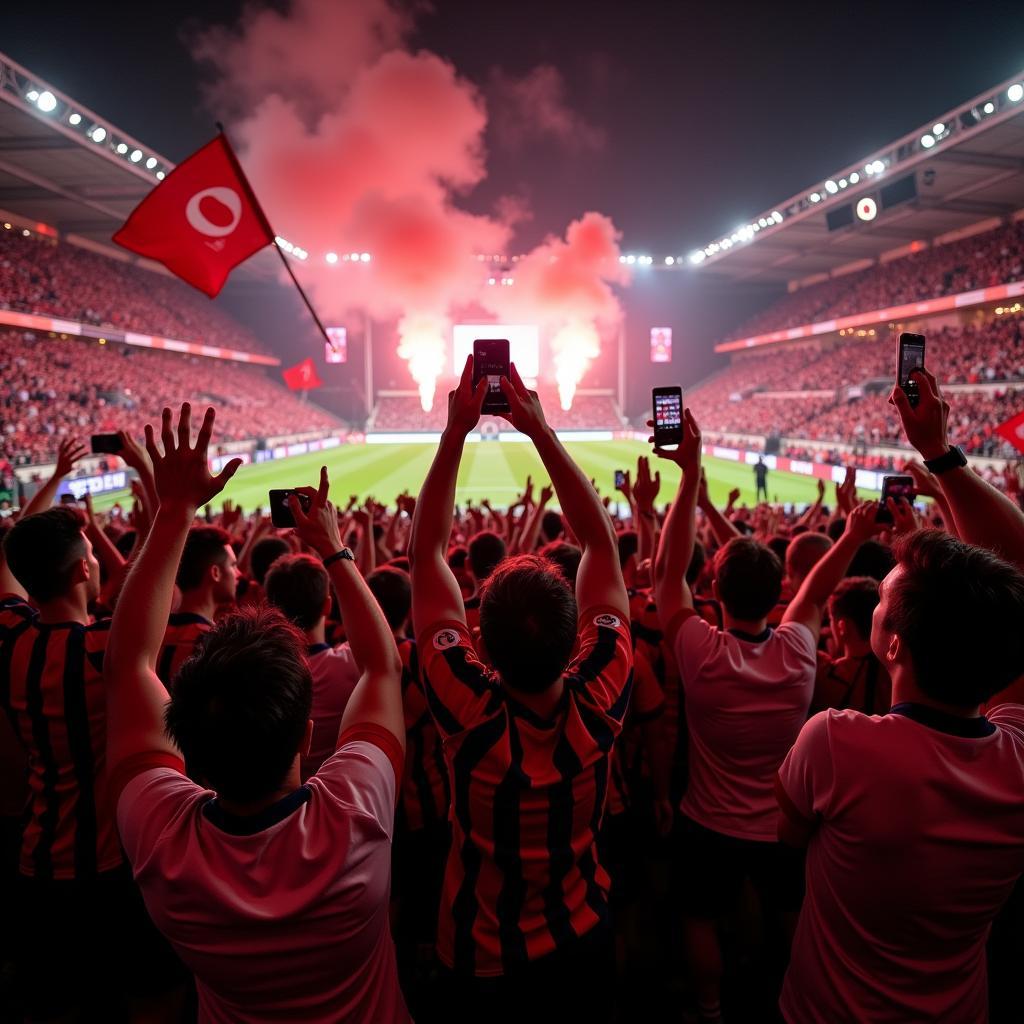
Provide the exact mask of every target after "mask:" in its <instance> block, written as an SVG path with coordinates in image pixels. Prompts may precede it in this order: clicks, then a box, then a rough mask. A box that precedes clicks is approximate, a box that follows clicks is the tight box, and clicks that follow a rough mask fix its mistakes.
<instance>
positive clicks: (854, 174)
mask: <svg viewBox="0 0 1024 1024" xmlns="http://www.w3.org/2000/svg"><path fill="white" fill-rule="evenodd" d="M858 181H860V175H859V174H858V173H857V172H856V171H851V172H850V184H851V185H856V184H857V182H858Z"/></svg>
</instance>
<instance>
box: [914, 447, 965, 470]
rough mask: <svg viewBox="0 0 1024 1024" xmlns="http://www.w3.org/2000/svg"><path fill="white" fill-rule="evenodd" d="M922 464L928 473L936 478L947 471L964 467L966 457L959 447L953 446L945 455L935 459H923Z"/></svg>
mask: <svg viewBox="0 0 1024 1024" xmlns="http://www.w3.org/2000/svg"><path fill="white" fill-rule="evenodd" d="M924 464H925V466H926V468H927V469H928V471H929V472H930V473H934V474H935V475H936V476H938V475H940V474H942V473H945V472H947V471H948V470H951V469H960V468H961V467H962V466H966V465H967V456H966V455H964V452H963V449H962V448H961V447H960V446H959V445H953V446H951V447H950V449H949V451H947V452H946V454H945V455H940V456H939V457H938V458H937V459H925V460H924Z"/></svg>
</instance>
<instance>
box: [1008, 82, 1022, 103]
mask: <svg viewBox="0 0 1024 1024" xmlns="http://www.w3.org/2000/svg"><path fill="white" fill-rule="evenodd" d="M1006 98H1007V99H1008V100H1009V101H1010V102H1011V103H1020V101H1021V100H1024V85H1021V84H1020V82H1014V83H1013V85H1011V86H1010V88H1009V89H1007V90H1006Z"/></svg>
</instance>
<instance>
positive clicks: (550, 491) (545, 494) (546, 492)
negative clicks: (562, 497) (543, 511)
mask: <svg viewBox="0 0 1024 1024" xmlns="http://www.w3.org/2000/svg"><path fill="white" fill-rule="evenodd" d="M554 496H555V489H554V487H552V486H551V484H545V485H544V486H543V487H542V488H541V489H540V501H539V502H538V504H540V505H546V504H547V503H548V502H549V501H550V500H551V499H552V498H553V497H554Z"/></svg>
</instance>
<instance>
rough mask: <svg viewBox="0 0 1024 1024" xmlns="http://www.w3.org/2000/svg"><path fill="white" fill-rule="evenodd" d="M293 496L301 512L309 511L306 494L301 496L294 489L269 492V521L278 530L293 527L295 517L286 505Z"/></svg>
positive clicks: (308, 500)
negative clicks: (297, 500)
mask: <svg viewBox="0 0 1024 1024" xmlns="http://www.w3.org/2000/svg"><path fill="white" fill-rule="evenodd" d="M293 494H294V495H295V496H296V497H297V498H298V499H299V507H300V508H301V509H302V511H303V512H308V511H309V506H310V498H309V495H308V494H302V493H300V492H299V491H296V490H295V489H294V488H284V489H282V490H277V491H271V492H270V521H271V522H272V523H273V524H274V526H277V527H279V528H283V527H287V526H294V525H295V516H293V515H292V510H291V508H290V507H289V505H288V499H289V498H290V497H291V496H292V495H293Z"/></svg>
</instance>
